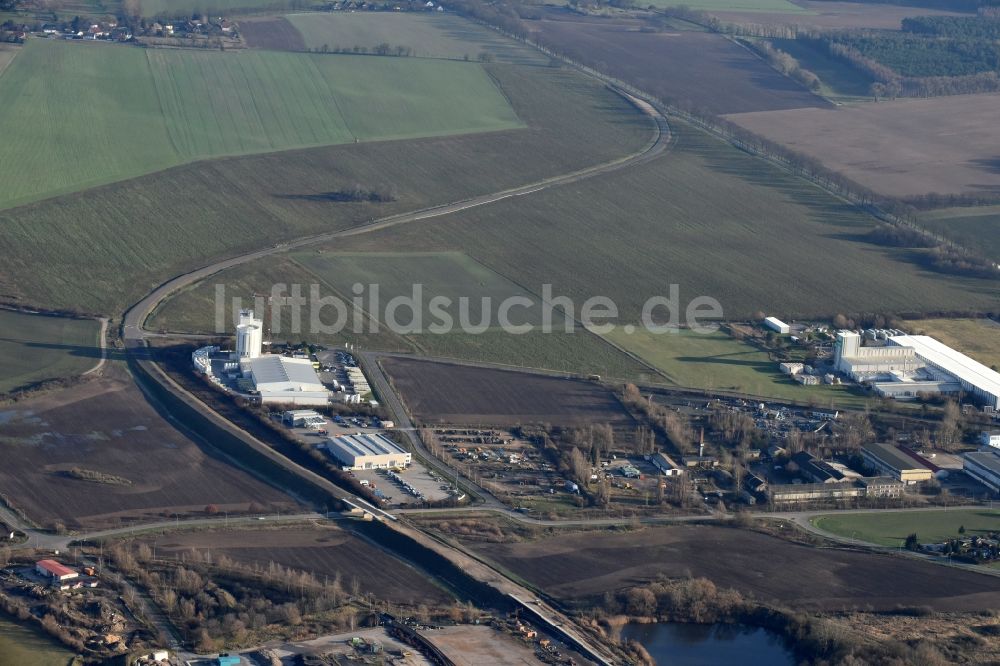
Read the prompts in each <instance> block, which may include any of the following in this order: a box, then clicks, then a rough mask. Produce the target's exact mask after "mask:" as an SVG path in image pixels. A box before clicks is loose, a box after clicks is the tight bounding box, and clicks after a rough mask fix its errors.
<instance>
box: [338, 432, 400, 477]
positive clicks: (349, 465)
mask: <svg viewBox="0 0 1000 666" xmlns="http://www.w3.org/2000/svg"><path fill="white" fill-rule="evenodd" d="M325 446H326V450H327V451H328V452H329V453H330V455H331V456H333V457H334V458H335V459H336V460H337V462H338V463H340V466H341V467H343V468H344V469H348V470H361V469H402V468H404V467H407V466H408V465H409V464H410V463H411V462H412V459H413V458H412V454H410V452H409V451H404V450H403V449H401V448H400V447H399V445H398V444H396V443H395V442H393V441H392V440H391V439H389V438H388V437H386V436H385V435H379V434H368V433H359V434H357V435H341V436H339V437H331V438H330V439H329V441H328V442H327V443H326V445H325Z"/></svg>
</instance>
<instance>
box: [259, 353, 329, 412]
mask: <svg viewBox="0 0 1000 666" xmlns="http://www.w3.org/2000/svg"><path fill="white" fill-rule="evenodd" d="M240 370H241V371H242V373H243V377H244V378H246V379H249V380H250V381H251V382H252V383H253V388H254V390H255V391H256V392H257V393H259V394H260V401H261V403H263V404H269V403H270V404H274V403H283V404H289V405H319V406H322V405H325V404H327V403H328V402H329V401H330V392H329V391H328V390H327V389H326V387H325V386H323V382H321V381H320V379H319V375H317V374H316V369H315V368H314V367H313V364H312V361H310V360H309V359H307V358H288V357H287V356H278V355H276V354H266V355H264V356H257V357H250V358H244V359H242V360H241V361H240Z"/></svg>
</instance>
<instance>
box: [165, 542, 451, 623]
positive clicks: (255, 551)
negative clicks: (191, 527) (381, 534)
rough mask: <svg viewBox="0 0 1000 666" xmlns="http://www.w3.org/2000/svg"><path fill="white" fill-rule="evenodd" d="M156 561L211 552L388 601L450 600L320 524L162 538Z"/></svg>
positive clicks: (395, 562)
mask: <svg viewBox="0 0 1000 666" xmlns="http://www.w3.org/2000/svg"><path fill="white" fill-rule="evenodd" d="M145 540H146V541H147V542H149V544H150V546H155V549H156V554H157V556H158V557H167V558H169V557H171V556H177V557H180V556H182V555H183V554H184V553H185V552H188V551H191V550H200V551H203V552H208V551H211V553H212V557H215V558H218V557H221V556H225V557H228V558H230V559H232V560H235V561H236V562H240V563H243V564H249V565H252V566H258V567H260V568H261V569H267V567H268V566H270V564H271V563H274V564H279V565H281V566H283V567H290V568H292V569H298V570H300V571H307V572H309V573H311V574H313V575H314V576H316V578H318V579H319V580H322V581H329V582H333V580H334V579H335V578H336V577H337V576H339V577H340V581H341V585H343V589H344V590H345V591H347V592H348V593H352V592H351V590H352V588H353V587H354V586H355V585H357V589H359V590H360V591H361V592H364V593H371V594H374V595H375V596H376V598H378V599H381V600H385V601H390V602H392V603H404V604H413V605H416V604H420V603H426V604H428V605H433V604H436V603H441V604H445V603H448V602H450V600H451V599H452V597H451V595H450V594H448V592H446V591H445V590H444V589H442V588H440V587H438V586H436V585H434V583H432V582H431V581H429V580H427V578H426V576H425V574H423V573H421V572H419V571H417V570H416V569H414V568H413V567H411V566H410V565H409V564H407V563H405V562H403V561H402V560H399V559H397V558H395V557H393V556H392V555H389V554H388V553H387V552H386V551H385V550H384V549H382V548H379V547H378V546H376V545H374V544H372V543H370V542H368V541H366V540H365V539H363V538H361V537H359V536H357V535H355V534H353V533H351V532H350V531H349V530H346V529H342V528H339V527H336V526H334V525H331V524H328V523H324V524H322V525H319V524H315V525H309V526H302V527H287V528H275V529H245V530H228V531H226V530H212V531H199V532H188V533H178V534H167V535H164V536H162V537H157V538H156V539H155V541H154V540H151V539H145Z"/></svg>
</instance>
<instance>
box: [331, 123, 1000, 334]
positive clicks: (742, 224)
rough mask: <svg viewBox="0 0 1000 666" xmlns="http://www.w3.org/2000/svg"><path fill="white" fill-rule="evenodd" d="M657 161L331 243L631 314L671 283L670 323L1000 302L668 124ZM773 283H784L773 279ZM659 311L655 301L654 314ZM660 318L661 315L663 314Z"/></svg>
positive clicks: (628, 317)
mask: <svg viewBox="0 0 1000 666" xmlns="http://www.w3.org/2000/svg"><path fill="white" fill-rule="evenodd" d="M671 126H672V128H673V130H674V132H675V133H676V135H677V136H676V143H675V144H674V145H673V146H672V147H671V150H670V152H669V153H668V154H667V155H665V156H664V157H662V158H661V159H658V160H654V161H653V162H650V163H648V164H643V165H640V166H636V167H632V168H627V169H622V170H620V171H617V172H614V173H611V174H608V175H606V176H603V177H601V178H597V179H593V180H589V181H586V182H583V183H580V184H571V185H567V186H564V187H559V188H553V189H550V190H545V191H543V192H538V193H535V194H532V195H530V196H525V197H517V198H510V199H506V200H504V201H500V202H497V203H495V204H493V205H491V206H482V207H479V208H475V209H471V210H467V211H463V212H460V213H456V214H454V215H449V216H447V217H443V218H439V219H436V220H428V221H426V222H421V223H419V224H411V225H402V226H398V227H394V228H391V229H385V230H381V231H377V232H373V233H370V234H365V235H358V236H354V237H351V238H349V239H344V240H343V241H342V242H340V243H338V244H337V245H336V246H335V247H331V248H330V249H331V250H336V251H341V252H342V251H361V250H366V251H376V250H377V251H387V250H403V249H405V250H406V251H408V252H413V251H427V250H446V249H448V250H462V251H463V252H465V253H466V254H468V255H470V256H472V257H473V258H475V259H476V260H478V261H479V262H481V263H483V264H485V265H486V266H488V267H490V268H492V269H493V270H494V271H496V272H497V273H499V274H501V275H505V276H516V279H517V282H518V284H521V285H525V286H527V287H528V288H530V289H532V290H534V289H536V287H535V286H534V285H543V284H551V285H552V293H553V294H560V295H564V296H568V297H569V298H570V299H571V300H572V302H573V303H575V304H576V309H577V312H579V311H580V307H581V304H582V303H583V302H584V301H586V300H587V299H588V298H591V297H592V296H594V295H595V294H601V295H604V296H607V297H609V298H611V299H612V301H614V303H615V304H616V305H617V308H618V317H617V324H618V325H621V324H623V323H630V322H631V323H638V322H640V321H641V313H642V309H643V307H644V306H645V304H646V302H647V301H648V299H649V298H651V297H654V296H658V295H659V296H666V295H668V294H669V288H670V285H676V286H677V297H678V302H679V304H680V307H679V313H678V317H677V319H681V320H683V318H684V309H685V308H686V306H687V304H688V303H691V302H692V299H694V298H696V297H699V296H710V297H712V298H715V299H716V300H717V301H719V303H720V304H721V306H722V310H723V313H724V315H723V316H724V318H726V319H731V320H732V319H738V318H741V317H749V316H751V315H752V314H753V312H754V311H755V310H762V311H765V312H781V313H784V314H785V316H787V317H790V318H804V317H809V316H826V315H832V314H834V313H836V312H839V311H845V312H882V311H897V312H909V311H915V312H932V311H935V310H936V311H939V312H940V311H956V310H964V309H981V310H985V311H989V310H990V309H992V308H994V307H995V306H996V299H997V297H998V295H1000V283H996V282H991V281H989V280H975V279H961V278H954V277H950V276H945V275H942V274H939V273H930V272H927V271H925V270H922V269H921V268H920V267H919V266H918V265H916V264H915V263H912V262H911V260H910V259H909V257H908V255H907V253H906V252H905V251H901V250H896V249H891V248H884V247H880V246H876V245H874V244H872V243H871V242H869V241H868V240H867V238H868V234H869V232H870V231H871V229H873V228H874V226H875V224H876V222H875V220H874V218H872V217H870V216H869V215H867V214H866V213H864V212H863V211H860V210H858V209H857V208H855V207H852V206H849V205H847V204H846V203H844V202H843V201H841V200H839V199H835V198H834V197H832V196H830V195H828V194H826V193H825V192H823V191H822V190H819V189H818V188H816V187H814V186H813V185H811V184H809V183H808V182H806V181H804V180H801V179H799V178H795V177H793V176H790V175H788V174H787V173H785V172H783V171H780V170H778V169H776V168H774V167H771V166H770V165H769V164H768V163H766V162H763V161H761V160H759V159H755V158H753V157H750V156H748V155H746V154H745V153H742V152H740V151H738V150H736V149H735V148H733V147H732V146H730V145H729V144H726V143H723V142H721V141H718V140H716V139H714V138H712V137H709V136H707V135H705V134H703V133H701V132H699V131H697V130H696V129H694V128H692V127H690V126H687V125H684V124H682V123H680V122H677V121H675V120H674V121H672V122H671ZM775 285H785V286H790V285H794V289H791V288H787V289H786V288H775ZM658 310H659V309H658ZM659 312H660V313H661V314H663V315H664V316H666V311H665V310H659Z"/></svg>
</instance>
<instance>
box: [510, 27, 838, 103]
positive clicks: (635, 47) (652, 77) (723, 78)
mask: <svg viewBox="0 0 1000 666" xmlns="http://www.w3.org/2000/svg"><path fill="white" fill-rule="evenodd" d="M529 27H530V28H531V29H532V30H533V31H534V32H535V35H536V37H537V38H538V39H540V40H541V41H543V42H544V43H545V44H547V45H548V46H549V47H551V48H553V49H555V50H557V51H559V52H561V53H565V54H566V55H568V56H569V57H571V58H573V59H574V60H577V61H578V62H582V63H584V64H587V65H591V66H597V67H600V68H601V69H603V70H604V71H606V72H607V73H609V74H611V75H612V76H615V77H617V78H619V79H624V80H626V81H628V82H630V83H631V84H633V85H635V86H636V87H638V88H640V89H642V90H645V91H646V92H648V93H650V94H653V95H655V96H657V97H659V98H660V99H663V100H665V101H667V102H670V103H673V104H677V105H678V106H682V107H691V108H694V109H704V110H707V111H709V112H710V113H714V114H723V113H740V112H746V111H766V110H773V109H797V108H802V107H825V106H828V105H829V104H828V102H826V101H825V100H823V99H822V98H821V97H817V96H816V95H813V94H811V93H810V92H808V91H807V90H806V89H805V88H803V87H802V86H800V85H799V84H797V83H795V82H794V81H792V80H791V79H789V78H786V77H784V76H782V75H781V74H779V73H778V72H776V71H775V70H773V69H771V68H770V67H769V66H768V65H767V64H766V63H765V62H764V61H763V60H761V59H760V58H758V57H757V56H756V55H754V54H753V53H751V52H750V51H749V50H747V49H745V48H743V47H741V46H739V45H737V44H735V43H733V42H731V41H729V40H728V39H726V38H725V37H723V36H722V35H719V34H715V33H709V32H696V31H677V32H643V31H640V29H641V27H642V24H640V23H638V22H636V21H634V20H618V19H614V20H612V19H604V20H596V19H591V20H587V19H581V18H579V17H577V16H576V15H573V14H569V13H564V12H562V11H551V12H549V13H547V14H546V18H545V20H542V21H536V22H532V23H530V24H529Z"/></svg>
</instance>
